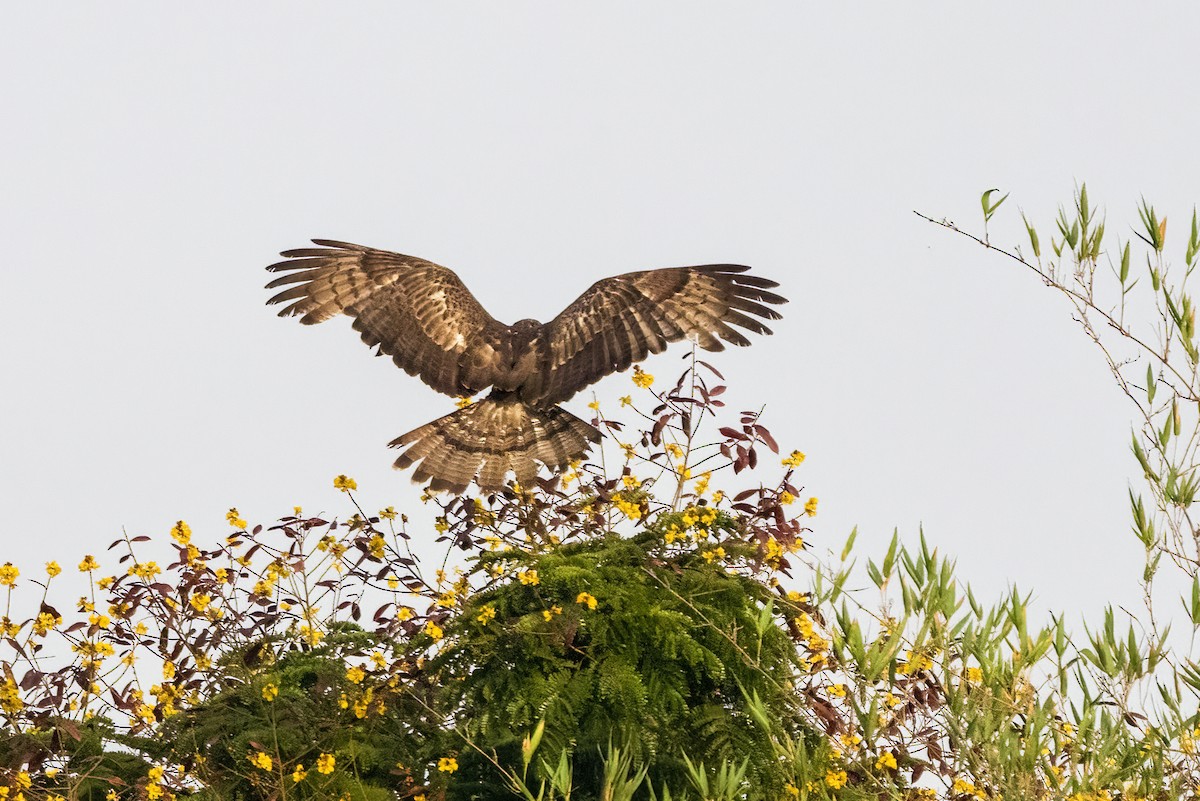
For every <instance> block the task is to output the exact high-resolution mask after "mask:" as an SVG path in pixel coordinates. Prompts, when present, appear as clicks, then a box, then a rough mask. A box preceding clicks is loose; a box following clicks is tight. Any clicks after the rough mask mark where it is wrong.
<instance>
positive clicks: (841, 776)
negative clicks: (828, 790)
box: [825, 770, 846, 790]
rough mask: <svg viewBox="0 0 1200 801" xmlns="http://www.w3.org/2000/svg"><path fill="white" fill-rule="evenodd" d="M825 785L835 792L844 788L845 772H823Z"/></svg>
mask: <svg viewBox="0 0 1200 801" xmlns="http://www.w3.org/2000/svg"><path fill="white" fill-rule="evenodd" d="M825 783H826V784H828V785H829V786H830V787H832V788H833V789H835V790H837V789H839V788H841V787H845V786H846V771H844V770H829V771H826V772H825Z"/></svg>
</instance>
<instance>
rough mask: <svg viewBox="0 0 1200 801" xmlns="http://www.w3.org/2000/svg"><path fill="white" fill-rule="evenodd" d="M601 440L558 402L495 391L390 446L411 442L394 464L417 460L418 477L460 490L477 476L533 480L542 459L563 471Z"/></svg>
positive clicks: (494, 483) (497, 484) (489, 486)
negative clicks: (543, 404) (542, 404)
mask: <svg viewBox="0 0 1200 801" xmlns="http://www.w3.org/2000/svg"><path fill="white" fill-rule="evenodd" d="M599 440H600V432H599V431H597V430H596V429H595V428H594V427H592V426H590V425H588V424H587V423H585V422H584V421H583V420H580V419H579V418H578V417H576V416H575V415H573V414H571V413H570V412H568V411H567V410H565V409H562V408H560V407H558V406H552V407H550V408H548V409H534V408H533V407H531V406H529V405H528V404H526V403H525V402H524V401H522V400H520V399H518V398H515V397H504V396H496V395H492V396H489V397H487V398H484V399H483V400H481V401H478V402H476V403H473V404H471V405H470V406H467V407H464V408H462V409H459V410H458V411H456V412H451V413H450V414H448V415H446V416H445V417H439V418H438V419H437V420H434V421H433V422H432V423H426V424H425V425H423V426H421V427H420V428H416V429H413V430H412V431H409V432H408V433H407V434H403V435H401V436H400V437H397V438H396V439H394V440H392V442H391V447H393V448H402V447H405V446H408V449H407V450H405V451H404V453H402V454H400V458H399V459H397V460H396V464H395V467H396V469H398V470H403V469H404V468H406V467H411V466H412V465H414V464H415V465H416V469H415V470H414V471H413V481H415V482H418V483H422V484H423V483H425V482H427V481H428V482H429V484H430V487H431V488H432V489H434V490H449V491H451V492H455V493H461V492H463V491H465V490H466V488H467V487H468V486H469V485H470V483H471V482H472V481H474V482H475V483H476V484H478V485H479V488H480V489H481V490H483V491H484V492H496V491H499V490H501V489H503V488H504V486H505V481H506V477H507V476H508V475H509V474H510V473H511V474H513V475H514V476H515V477H516V479H517V481H518V482H520V483H521V484H522V485H524V486H526V487H529V486H532V485H533V482H534V479H535V478H536V477H537V472H538V463H539V462H540V463H541V464H543V465H545V466H546V467H548V468H549V469H550V470H551V472H559V471H561V470H563V469H565V468H566V466H567V464H568V463H569V462H571V461H572V460H574V459H578V458H580V457H582V456H583V455H584V454H585V453H587V452H588V449H589V448H590V447H591V443H593V442H598V441H599ZM418 463H419V464H418Z"/></svg>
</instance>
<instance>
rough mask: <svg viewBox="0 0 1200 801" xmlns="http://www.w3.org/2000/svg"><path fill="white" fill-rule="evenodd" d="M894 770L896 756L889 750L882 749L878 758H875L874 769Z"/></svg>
mask: <svg viewBox="0 0 1200 801" xmlns="http://www.w3.org/2000/svg"><path fill="white" fill-rule="evenodd" d="M884 768H887V769H888V770H896V757H895V755H894V754H892V752H891V751H884V752H883V753H882V754H880V755H879V759H877V760H875V770H883V769H884Z"/></svg>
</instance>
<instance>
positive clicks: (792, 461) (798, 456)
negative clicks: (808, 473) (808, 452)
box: [783, 451, 805, 467]
mask: <svg viewBox="0 0 1200 801" xmlns="http://www.w3.org/2000/svg"><path fill="white" fill-rule="evenodd" d="M804 459H805V456H804V454H803V453H801V452H800V451H792V454H791V455H790V456H788V457H787V458H786V459H784V460H783V466H784V467H799V466H800V465H801V464H803V463H804Z"/></svg>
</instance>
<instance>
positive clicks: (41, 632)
mask: <svg viewBox="0 0 1200 801" xmlns="http://www.w3.org/2000/svg"><path fill="white" fill-rule="evenodd" d="M59 623H62V618H61V617H55V616H54V615H52V614H50V613H49V612H40V613H39V614H38V616H37V618H36V619H35V620H34V621H33V632H34V634H37V635H38V636H39V637H45V636H46V633H47V632H49V631H50V630H51V629H52V628H54V627H55V626H57V625H58V624H59Z"/></svg>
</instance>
